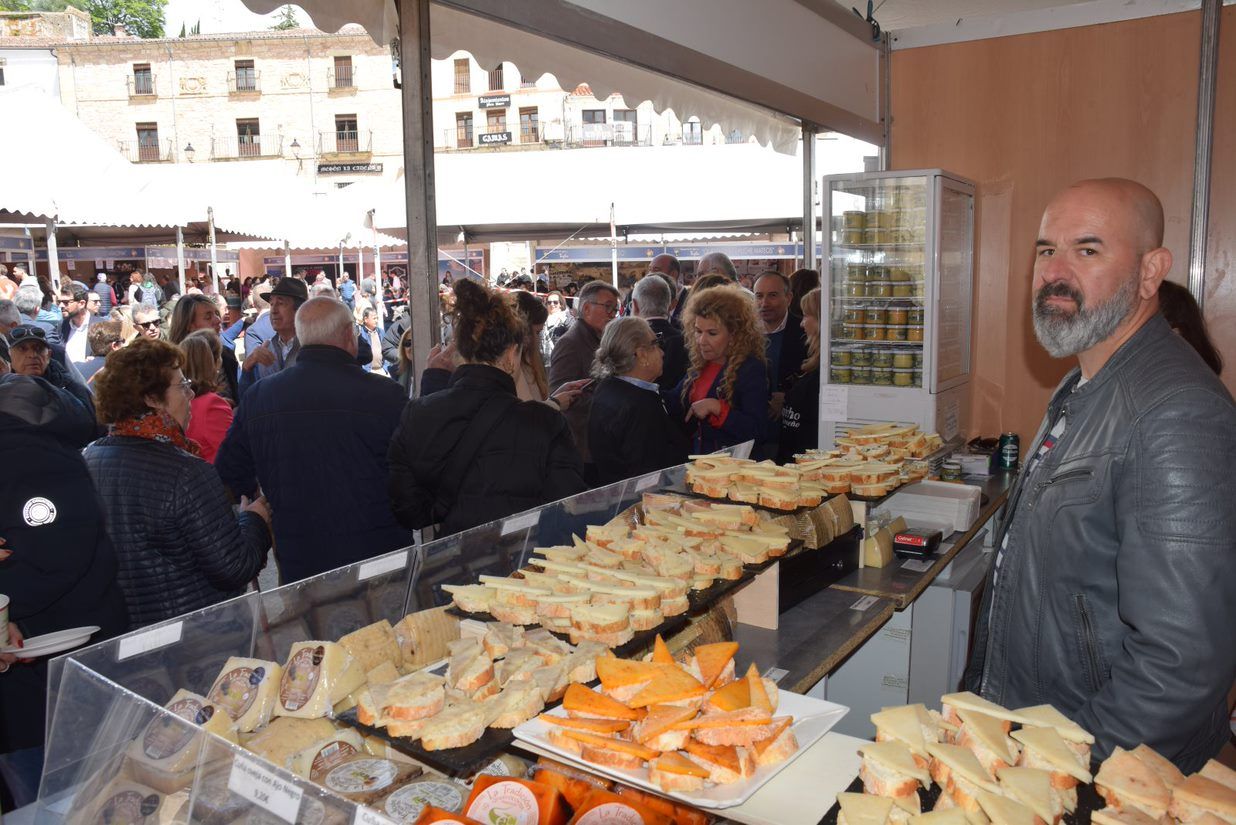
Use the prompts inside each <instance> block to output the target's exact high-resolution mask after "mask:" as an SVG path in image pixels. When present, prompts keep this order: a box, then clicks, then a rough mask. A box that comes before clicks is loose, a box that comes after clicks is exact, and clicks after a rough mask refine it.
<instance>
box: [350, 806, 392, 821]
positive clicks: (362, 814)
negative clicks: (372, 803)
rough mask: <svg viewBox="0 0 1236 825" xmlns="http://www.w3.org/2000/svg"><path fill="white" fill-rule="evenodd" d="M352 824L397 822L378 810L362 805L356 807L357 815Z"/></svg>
mask: <svg viewBox="0 0 1236 825" xmlns="http://www.w3.org/2000/svg"><path fill="white" fill-rule="evenodd" d="M352 825H395V823H394V822H393V821H391V820H389V819H387V818H386V817H384V816H382V814H380V813H378V812H377V811H374V810H372V809H370V808H366V807H363V806H360V807H357V809H356V816H355V817H353V819H352Z"/></svg>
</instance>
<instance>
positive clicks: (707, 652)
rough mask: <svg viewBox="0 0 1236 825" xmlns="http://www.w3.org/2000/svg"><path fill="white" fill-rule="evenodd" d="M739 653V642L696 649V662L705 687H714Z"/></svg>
mask: <svg viewBox="0 0 1236 825" xmlns="http://www.w3.org/2000/svg"><path fill="white" fill-rule="evenodd" d="M737 652H738V642H716V643H715V644H710V645H700V646H699V647H697V648H696V649H695V662H696V664H697V665H699V669H700V678H701V679H703V680H704V687H712V686H713V683H714V682H716V681H717V677H719V676H720V675H721V671H722V670H724V669H725V666H726V665H727V664H729V661H730V659H733V658H734V654H735V653H737Z"/></svg>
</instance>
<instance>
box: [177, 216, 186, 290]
mask: <svg viewBox="0 0 1236 825" xmlns="http://www.w3.org/2000/svg"><path fill="white" fill-rule="evenodd" d="M176 271H177V272H178V273H180V294H181V295H184V294H185V230H184V228H183V227H180V226H178V227H176Z"/></svg>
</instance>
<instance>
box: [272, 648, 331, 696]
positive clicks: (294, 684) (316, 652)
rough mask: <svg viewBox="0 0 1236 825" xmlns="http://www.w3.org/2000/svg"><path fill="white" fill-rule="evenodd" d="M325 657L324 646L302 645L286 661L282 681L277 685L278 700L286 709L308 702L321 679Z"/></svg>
mask: <svg viewBox="0 0 1236 825" xmlns="http://www.w3.org/2000/svg"><path fill="white" fill-rule="evenodd" d="M325 658H326V648H324V647H322V645H318V646H317V647H302V648H301V649H300V650H298V651H296V655H295V656H293V657H292V659H291V660H290V661H289V662H288V666H287V668H286V669H285V670H284V671H283V682H282V683H281V684H280V685H279V701H280V702H281V703H282V704H283V706H284V707H285V708H287V709H288V710H300V709H301V708H303V707H304V706H305V705H307V704H309V700H310V699H311V698H313V692H314V691H315V690H316V689H317V687H318V683H319V682H320V681H321V680H322V660H323V659H325Z"/></svg>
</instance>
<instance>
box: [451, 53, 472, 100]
mask: <svg viewBox="0 0 1236 825" xmlns="http://www.w3.org/2000/svg"><path fill="white" fill-rule="evenodd" d="M455 94H457V95H467V94H472V61H471V60H469V59H468V58H466V57H459V58H456V59H455Z"/></svg>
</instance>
